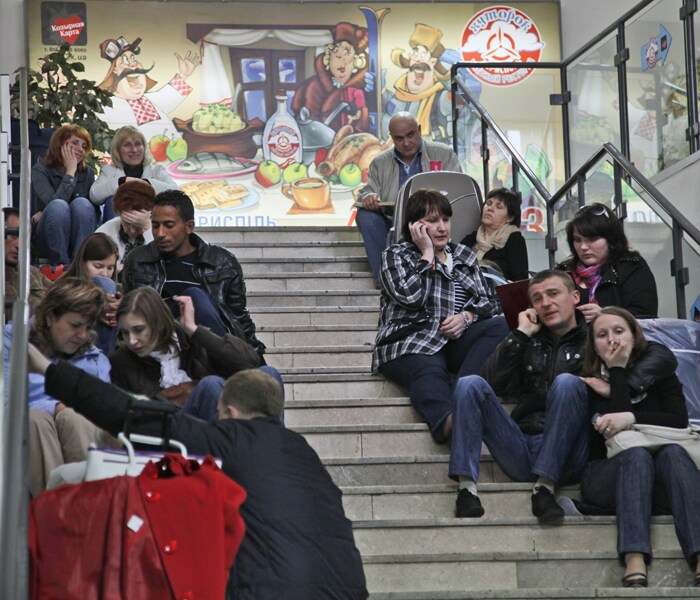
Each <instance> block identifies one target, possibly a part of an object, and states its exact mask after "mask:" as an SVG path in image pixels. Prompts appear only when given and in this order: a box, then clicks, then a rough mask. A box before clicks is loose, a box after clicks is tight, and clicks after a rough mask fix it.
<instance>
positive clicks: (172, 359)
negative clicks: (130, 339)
mask: <svg viewBox="0 0 700 600" xmlns="http://www.w3.org/2000/svg"><path fill="white" fill-rule="evenodd" d="M149 356H151V357H153V358H155V359H156V360H157V361H158V362H159V363H160V387H161V388H162V389H167V388H171V387H173V386H176V385H180V384H181V383H185V382H186V381H192V379H191V378H190V376H189V375H188V374H187V373H186V372H185V371H184V370H183V369H181V368H180V345H179V344H178V341H177V337H175V336H173V345H172V346H170V349H169V350H168V351H167V352H151V353H150V354H149Z"/></svg>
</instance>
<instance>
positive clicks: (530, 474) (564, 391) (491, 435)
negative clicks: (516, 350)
mask: <svg viewBox="0 0 700 600" xmlns="http://www.w3.org/2000/svg"><path fill="white" fill-rule="evenodd" d="M589 427H590V421H589V419H588V391H587V388H586V384H585V383H583V382H582V381H581V380H580V379H579V378H578V377H576V376H575V375H570V374H568V373H563V374H561V375H557V376H556V377H555V378H554V382H553V383H552V385H551V386H550V388H549V391H548V392H547V405H546V409H545V420H544V431H543V433H541V434H537V435H528V434H526V433H523V432H522V431H521V430H520V427H518V424H517V423H516V422H515V421H514V420H513V419H512V418H511V417H510V415H509V414H508V413H507V412H506V411H505V409H504V408H503V406H502V405H501V401H500V400H499V398H498V396H496V394H495V392H494V391H493V390H492V389H491V386H490V385H489V384H488V383H487V382H486V381H485V380H484V379H482V378H481V377H476V376H472V377H464V378H462V379H460V380H459V381H458V382H457V384H456V385H455V391H454V395H453V416H452V452H451V454H450V471H449V475H450V477H451V478H452V479H457V478H458V477H460V476H462V477H471V478H472V479H473V480H474V481H476V480H477V478H478V477H479V460H480V458H481V443H482V441H483V443H485V444H486V447H487V448H488V449H489V452H490V453H491V456H493V458H494V460H495V461H496V462H497V463H498V465H499V466H500V467H501V469H503V472H504V473H505V474H506V475H508V477H510V478H511V479H513V480H514V481H534V480H535V479H537V477H538V476H541V477H546V478H547V479H551V480H552V481H555V482H573V481H576V480H577V478H578V476H579V475H580V474H581V471H582V470H583V468H584V466H585V464H586V460H587V459H588V447H589V440H590V432H589Z"/></svg>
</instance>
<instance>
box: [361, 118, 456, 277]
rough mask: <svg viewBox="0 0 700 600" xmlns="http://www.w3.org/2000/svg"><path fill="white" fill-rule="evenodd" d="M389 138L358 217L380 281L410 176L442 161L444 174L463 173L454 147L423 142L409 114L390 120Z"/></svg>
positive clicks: (371, 174)
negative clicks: (384, 254) (391, 231)
mask: <svg viewBox="0 0 700 600" xmlns="http://www.w3.org/2000/svg"><path fill="white" fill-rule="evenodd" d="M389 135H390V136H391V139H392V140H393V142H394V147H393V148H389V149H388V150H385V151H384V152H382V153H381V154H378V155H377V156H376V157H375V158H374V160H373V161H372V162H371V163H370V165H369V174H368V176H367V185H365V187H363V188H362V189H361V190H360V194H359V197H360V199H361V201H362V208H358V210H357V217H356V218H355V221H356V223H357V228H358V229H359V230H360V233H361V234H362V240H363V241H364V244H365V251H366V252H367V259H368V260H369V264H370V267H371V268H372V274H373V275H374V278H375V280H376V281H379V271H380V270H381V266H382V251H383V250H384V248H386V241H387V236H388V234H389V229H391V223H392V217H393V214H394V205H395V203H396V200H397V199H398V195H399V190H400V189H401V187H402V186H403V184H404V183H406V181H407V180H408V178H409V177H412V176H413V175H416V174H417V173H423V172H426V171H429V170H430V163H431V162H439V163H440V170H442V171H459V172H461V171H462V168H461V167H460V165H459V160H458V158H457V155H456V154H455V153H454V152H453V151H452V148H450V147H449V146H447V145H445V144H441V143H440V142H429V141H425V140H423V138H422V136H421V127H420V125H419V124H418V121H417V120H416V118H415V117H414V116H413V115H412V114H411V113H409V112H397V113H394V115H393V116H392V117H391V120H390V121H389ZM380 203H381V205H380ZM385 203H388V205H387V204H385Z"/></svg>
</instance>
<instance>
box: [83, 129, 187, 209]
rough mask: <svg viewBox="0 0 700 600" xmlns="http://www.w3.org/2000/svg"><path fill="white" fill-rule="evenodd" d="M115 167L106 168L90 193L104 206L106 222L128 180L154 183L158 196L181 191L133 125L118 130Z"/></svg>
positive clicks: (114, 140)
mask: <svg viewBox="0 0 700 600" xmlns="http://www.w3.org/2000/svg"><path fill="white" fill-rule="evenodd" d="M109 154H110V156H111V157H112V164H111V165H104V166H103V167H102V168H101V169H100V174H99V176H98V177H97V181H95V185H94V186H93V187H92V189H91V190H90V198H91V199H92V201H93V202H95V203H97V204H103V203H104V214H103V218H102V221H103V222H104V223H106V222H107V221H109V220H111V219H113V218H114V217H115V216H116V215H115V213H114V211H113V209H112V198H113V197H114V194H115V193H116V192H117V188H118V187H119V186H120V185H122V184H123V183H126V182H127V181H135V180H140V181H145V182H147V183H150V184H151V186H152V187H153V189H154V190H155V193H156V194H158V193H160V192H163V191H165V190H172V189H178V188H177V184H176V183H175V181H174V180H173V178H172V177H170V175H168V172H167V171H166V169H165V167H164V166H163V165H159V164H157V163H155V162H154V160H153V157H152V156H151V153H150V151H149V149H148V144H147V143H146V138H145V137H144V136H143V133H141V131H140V130H138V129H137V128H136V127H133V126H131V125H125V126H124V127H121V128H120V129H117V131H116V133H115V134H114V137H113V138H112V145H111V146H110V149H109Z"/></svg>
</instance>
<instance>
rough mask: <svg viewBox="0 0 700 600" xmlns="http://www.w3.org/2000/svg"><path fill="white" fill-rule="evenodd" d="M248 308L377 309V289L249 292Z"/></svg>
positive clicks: (252, 311)
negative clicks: (325, 307)
mask: <svg viewBox="0 0 700 600" xmlns="http://www.w3.org/2000/svg"><path fill="white" fill-rule="evenodd" d="M247 298H248V309H249V310H250V312H251V313H254V312H255V311H256V309H257V308H258V307H263V306H290V305H291V306H299V307H302V306H333V307H337V306H372V307H373V310H378V309H379V290H345V291H341V290H330V291H329V290H323V289H316V290H306V291H293V292H290V291H282V292H270V291H256V292H249V293H248V294H247Z"/></svg>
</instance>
